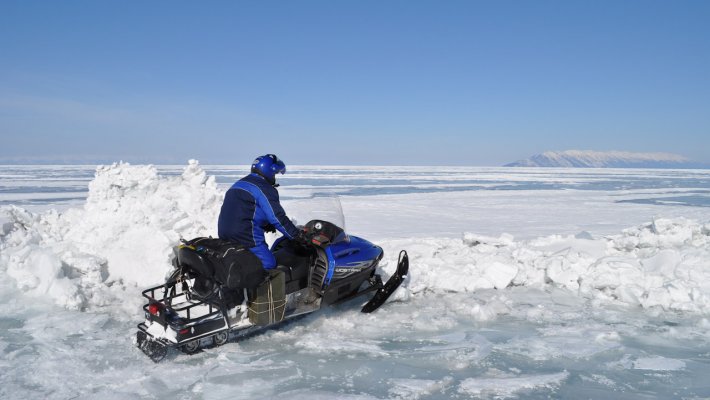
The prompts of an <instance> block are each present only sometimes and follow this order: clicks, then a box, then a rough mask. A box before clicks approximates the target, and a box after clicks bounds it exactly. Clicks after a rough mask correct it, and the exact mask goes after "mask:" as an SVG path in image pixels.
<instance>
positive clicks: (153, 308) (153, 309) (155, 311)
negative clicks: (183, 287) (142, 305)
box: [148, 303, 160, 316]
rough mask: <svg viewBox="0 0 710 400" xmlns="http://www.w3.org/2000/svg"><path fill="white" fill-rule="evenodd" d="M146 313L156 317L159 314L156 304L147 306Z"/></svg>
mask: <svg viewBox="0 0 710 400" xmlns="http://www.w3.org/2000/svg"><path fill="white" fill-rule="evenodd" d="M148 312H149V313H151V314H153V315H155V316H157V315H158V314H159V313H160V307H159V306H158V304H157V303H152V304H151V305H149V306H148Z"/></svg>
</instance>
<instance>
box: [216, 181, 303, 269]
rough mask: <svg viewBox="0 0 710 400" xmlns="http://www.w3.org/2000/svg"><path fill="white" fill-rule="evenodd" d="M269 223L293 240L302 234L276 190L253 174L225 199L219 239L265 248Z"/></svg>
mask: <svg viewBox="0 0 710 400" xmlns="http://www.w3.org/2000/svg"><path fill="white" fill-rule="evenodd" d="M268 224H271V225H273V226H274V227H275V228H276V229H278V230H279V232H281V233H282V234H283V235H284V236H286V237H287V238H289V239H294V238H295V237H297V236H298V234H299V230H298V228H296V226H295V225H294V224H293V223H292V222H291V220H290V219H288V217H287V216H286V212H285V211H284V209H283V207H281V204H280V203H279V192H278V191H277V190H276V188H275V187H273V186H272V185H271V184H269V183H268V182H266V180H265V179H264V178H262V177H261V176H259V175H257V174H255V173H252V174H249V175H247V176H245V177H244V178H242V179H240V180H238V181H237V182H235V183H234V185H232V187H231V188H229V190H227V193H226V194H225V196H224V203H222V210H221V211H220V213H219V222H218V225H217V232H218V235H219V238H220V239H226V240H232V241H235V242H237V243H240V244H242V245H245V246H247V247H250V248H253V247H257V246H259V247H265V246H266V242H265V240H264V228H265V227H266V226H267V225H268ZM257 255H258V254H257ZM272 257H273V256H272Z"/></svg>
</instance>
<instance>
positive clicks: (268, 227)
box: [261, 224, 276, 233]
mask: <svg viewBox="0 0 710 400" xmlns="http://www.w3.org/2000/svg"><path fill="white" fill-rule="evenodd" d="M261 228H262V229H263V230H264V232H269V233H276V227H275V226H273V225H271V224H266V225H264V226H262V227H261Z"/></svg>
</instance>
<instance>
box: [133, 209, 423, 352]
mask: <svg viewBox="0 0 710 400" xmlns="http://www.w3.org/2000/svg"><path fill="white" fill-rule="evenodd" d="M323 200H325V201H323ZM310 203H316V204H321V205H322V204H324V203H325V204H328V207H325V208H323V207H321V209H320V210H317V211H316V214H318V213H320V215H319V216H318V217H316V218H313V219H310V220H309V222H308V223H306V224H305V225H304V226H303V229H304V231H305V232H306V233H307V235H306V236H307V239H308V240H307V241H306V242H305V243H303V242H296V241H291V240H287V239H285V238H283V237H281V238H279V239H277V240H276V241H275V242H274V243H273V245H272V247H271V251H272V252H273V253H274V255H275V256H276V260H277V262H278V267H277V268H276V269H275V270H271V271H269V272H268V273H265V272H264V271H263V269H260V270H259V273H260V274H265V275H266V276H265V277H264V276H261V275H260V277H259V279H258V280H259V283H258V285H252V284H250V283H249V282H250V281H253V280H254V279H253V278H254V273H255V272H250V274H251V275H249V274H247V275H246V276H245V274H244V270H245V269H247V268H244V260H246V258H245V257H249V256H251V254H250V252H249V251H248V250H247V249H245V248H242V247H240V246H238V245H235V244H233V243H230V242H225V241H222V240H219V239H212V238H196V239H193V240H190V241H184V242H183V243H182V244H181V245H179V246H177V247H176V248H175V249H174V250H175V257H174V259H173V265H174V267H175V269H174V271H173V273H172V274H171V275H170V276H169V277H168V279H167V280H166V282H165V283H164V284H162V285H159V286H155V287H151V288H149V289H146V290H144V291H143V297H145V298H146V299H147V303H146V304H145V305H144V306H143V310H144V311H145V318H146V320H145V322H143V323H140V324H139V325H138V332H137V333H136V345H137V346H138V347H139V348H140V349H141V350H142V351H143V352H144V353H145V354H146V355H148V357H150V358H151V359H152V360H153V361H155V362H158V361H160V360H162V359H163V358H165V356H166V355H167V354H168V353H169V351H170V350H171V349H178V350H181V351H183V352H184V353H188V354H192V353H195V352H198V351H200V350H201V349H202V348H205V347H212V346H221V345H223V344H225V343H227V342H229V341H233V340H238V339H240V338H245V337H247V336H250V335H252V334H254V333H257V332H258V331H261V330H263V329H268V328H270V327H273V326H276V325H278V324H281V323H283V322H285V321H288V320H292V319H294V318H296V317H299V316H303V315H306V314H310V313H312V312H315V311H317V310H319V309H320V308H321V307H323V306H326V305H335V304H341V303H344V302H347V301H350V300H352V299H355V298H359V297H362V296H366V295H371V294H373V293H374V295H372V296H371V297H370V299H369V301H368V302H367V303H366V304H365V305H364V306H363V307H362V309H361V311H362V312H365V313H370V312H373V311H375V310H376V309H377V308H379V307H380V306H381V305H382V304H383V303H384V302H385V301H386V300H387V298H388V297H389V296H390V295H391V294H392V293H393V292H394V291H395V290H396V289H397V288H398V287H399V285H400V284H401V283H402V281H403V280H404V278H405V277H406V275H407V272H408V269H409V261H408V257H407V253H406V252H405V251H404V250H403V251H402V252H400V255H399V261H398V264H397V270H396V272H395V274H394V275H392V276H391V277H390V279H389V280H388V281H387V282H386V283H383V282H382V279H381V277H380V275H379V274H377V271H376V270H377V266H378V264H379V262H380V260H381V259H382V256H383V254H384V253H383V251H382V248H380V247H379V246H377V245H375V244H373V243H371V242H369V241H367V240H365V239H362V238H360V237H357V236H353V235H348V234H346V232H345V230H344V229H343V228H342V227H343V226H344V222H343V218H342V210H341V208H340V202H339V201H338V200H337V197H334V196H329V197H325V198H320V199H311V201H310ZM309 213H310V214H311V215H312V212H309ZM247 286H248V287H247Z"/></svg>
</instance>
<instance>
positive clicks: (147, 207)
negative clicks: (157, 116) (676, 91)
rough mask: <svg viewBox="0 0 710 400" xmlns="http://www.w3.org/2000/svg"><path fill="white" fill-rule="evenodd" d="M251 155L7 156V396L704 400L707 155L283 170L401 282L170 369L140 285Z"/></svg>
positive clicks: (0, 295) (289, 185) (1, 216)
mask: <svg viewBox="0 0 710 400" xmlns="http://www.w3.org/2000/svg"><path fill="white" fill-rule="evenodd" d="M246 172H247V169H246V167H235V166H203V167H200V166H198V165H196V164H193V165H190V166H188V167H186V166H156V167H148V166H128V165H116V166H107V167H105V168H101V169H100V170H99V171H98V173H97V169H96V167H95V166H0V226H1V227H2V230H0V304H1V307H0V352H1V354H2V357H1V358H0V370H1V371H2V373H1V374H0V397H1V398H3V399H4V398H8V399H15V398H22V399H35V398H36V399H45V398H56V399H68V398H87V399H88V398H99V397H100V398H107V399H114V398H116V399H123V398H126V399H129V398H131V399H132V398H161V399H163V398H164V399H175V398H178V399H181V398H184V399H188V398H190V399H191V398H196V399H227V398H230V399H233V398H244V399H254V398H283V397H286V398H294V399H300V398H303V399H306V398H307V399H313V398H316V399H320V398H322V399H330V398H344V399H390V398H403V399H449V398H460V399H468V398H496V399H498V398H602V397H604V398H614V399H642V398H643V399H647V398H687V399H693V398H708V397H710V383H709V382H708V381H707V379H706V378H705V377H707V376H710V336H709V334H710V319H709V318H708V316H709V312H708V310H709V309H710V308H708V306H710V224H709V223H710V208H709V207H710V171H708V170H619V169H616V170H611V169H599V170H597V169H595V170H586V169H512V168H464V167H348V166H343V167H333V166H327V167H313V166H294V167H291V166H289V172H288V173H287V174H286V175H285V176H284V177H283V179H281V180H280V183H281V185H282V186H281V187H280V189H279V190H280V193H281V197H282V199H283V203H284V207H285V208H286V211H287V212H289V209H290V208H289V207H291V209H294V208H295V207H297V205H298V204H299V202H301V201H302V199H304V198H307V197H308V196H310V195H312V194H314V193H318V192H335V193H338V194H339V195H340V196H341V202H342V205H343V209H344V211H345V214H346V221H347V222H346V223H347V227H346V228H347V229H348V231H350V232H351V233H353V234H356V235H358V236H362V237H364V238H367V239H369V240H372V241H375V242H376V243H377V244H379V245H381V246H382V247H383V248H384V250H385V258H384V259H383V263H382V264H381V265H382V272H383V275H385V276H387V275H389V274H390V273H392V272H393V268H394V264H395V262H396V256H397V253H398V251H399V250H400V249H407V250H408V251H409V255H410V259H411V272H410V277H409V279H408V281H407V282H405V285H404V287H403V288H402V289H400V290H399V291H398V292H397V293H396V294H395V295H394V296H393V298H392V299H391V300H390V302H388V303H387V304H385V305H384V306H383V307H382V308H381V309H380V310H378V311H377V312H376V313H373V314H361V313H359V307H358V304H344V305H341V306H338V307H337V308H332V309H328V310H325V311H322V312H319V313H317V314H315V315H311V316H309V317H306V318H304V319H302V320H299V321H297V322H294V323H290V324H288V325H286V326H284V327H282V328H281V329H278V330H271V331H268V332H265V333H263V334H261V335H259V336H256V337H254V338H251V339H249V340H246V341H242V342H239V343H229V344H227V345H225V346H222V347H220V348H218V349H208V350H206V351H204V352H202V353H200V354H197V355H193V356H186V355H177V356H173V357H171V358H170V359H168V360H165V361H164V362H162V363H161V364H157V365H156V364H154V363H152V362H151V361H150V360H149V359H148V358H147V357H145V356H144V355H143V354H142V353H141V352H140V351H138V350H137V349H136V348H134V347H133V344H132V338H133V335H134V332H135V324H136V323H138V322H140V320H141V318H142V315H141V312H140V304H141V299H140V290H141V288H145V287H147V286H150V285H152V284H156V283H159V282H160V280H161V279H162V278H163V277H164V275H165V274H166V273H167V272H168V271H169V253H170V248H171V246H172V245H173V244H175V242H176V241H177V239H178V238H179V237H180V235H183V236H186V237H190V236H197V235H209V234H212V235H214V234H215V231H216V215H217V213H218V212H219V206H220V205H221V196H222V194H223V192H224V190H226V188H227V187H228V186H229V185H230V184H231V183H232V182H233V181H234V180H236V179H238V178H240V177H241V176H242V175H244V174H245V173H246Z"/></svg>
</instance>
